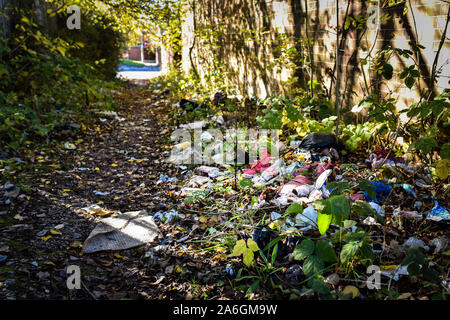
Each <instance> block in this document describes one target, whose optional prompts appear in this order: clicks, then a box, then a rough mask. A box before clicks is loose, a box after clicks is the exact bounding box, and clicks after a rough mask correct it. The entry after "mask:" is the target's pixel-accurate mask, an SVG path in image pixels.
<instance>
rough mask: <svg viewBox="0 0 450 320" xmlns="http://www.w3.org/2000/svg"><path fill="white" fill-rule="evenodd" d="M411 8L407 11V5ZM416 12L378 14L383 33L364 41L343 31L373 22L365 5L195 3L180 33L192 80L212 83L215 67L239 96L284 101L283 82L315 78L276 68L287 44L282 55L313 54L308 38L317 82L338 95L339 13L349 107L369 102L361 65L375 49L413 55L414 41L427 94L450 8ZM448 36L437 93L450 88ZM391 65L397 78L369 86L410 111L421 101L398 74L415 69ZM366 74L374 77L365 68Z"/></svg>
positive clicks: (434, 3)
mask: <svg viewBox="0 0 450 320" xmlns="http://www.w3.org/2000/svg"><path fill="white" fill-rule="evenodd" d="M383 1H384V0H383ZM381 4H383V2H381ZM406 5H407V6H409V5H408V1H406ZM411 5H412V9H413V10H410V9H409V10H405V3H403V4H399V5H396V6H393V7H391V8H386V9H383V8H382V9H381V14H382V15H383V14H389V15H390V16H391V19H389V20H388V21H386V22H383V23H381V25H380V28H379V30H378V32H377V31H376V30H377V29H376V25H375V24H370V27H371V29H368V30H367V32H365V33H362V31H361V30H356V29H355V28H349V29H347V30H345V29H344V27H343V26H344V18H345V16H346V15H347V16H350V17H356V16H357V15H364V16H366V17H368V16H370V14H367V8H368V6H370V4H369V3H368V1H358V0H349V1H346V0H345V1H344V0H339V8H338V10H336V4H335V0H306V1H305V0H300V1H299V0H280V1H271V0H194V1H193V2H192V3H191V5H190V10H189V12H188V14H187V17H186V19H185V22H184V24H183V27H182V34H183V68H184V70H185V71H188V72H190V71H193V70H195V71H196V72H197V73H198V74H199V75H200V76H201V77H202V79H203V81H208V76H207V75H208V74H210V73H211V71H213V70H214V69H215V68H216V67H215V65H214V62H216V63H217V62H219V65H220V67H222V68H223V71H225V72H227V73H228V77H227V78H229V79H230V81H229V83H230V84H232V85H234V86H236V87H237V88H238V90H239V91H240V93H241V94H245V95H250V96H251V95H258V96H261V97H264V96H267V95H272V94H278V93H280V92H281V93H282V92H284V90H285V85H283V81H286V80H288V79H290V78H291V77H292V76H297V77H298V83H299V84H300V85H302V86H306V83H307V81H308V80H309V76H310V75H309V72H308V71H309V70H308V66H306V65H305V63H304V61H303V62H299V63H297V64H296V66H295V67H293V66H292V65H289V64H288V63H284V64H282V63H279V64H278V65H277V66H276V67H275V68H273V64H274V61H279V60H280V58H281V59H282V58H283V55H281V56H280V52H281V53H282V52H283V49H282V48H283V42H282V41H283V36H285V39H284V41H285V42H287V43H288V45H287V46H285V47H284V48H285V49H286V48H288V47H290V46H294V47H295V48H296V49H297V50H298V51H299V52H301V53H302V55H303V56H306V55H307V53H308V50H307V46H308V42H307V41H306V40H305V39H306V38H307V36H309V38H310V39H312V40H313V52H314V54H313V65H314V71H313V75H314V79H316V80H319V81H320V82H322V83H324V84H325V89H326V90H327V91H329V93H330V95H334V90H335V89H334V85H335V80H334V79H335V75H336V71H335V52H336V30H337V26H336V12H338V13H339V20H340V23H339V30H340V39H341V44H340V59H339V62H338V67H339V71H340V76H339V79H340V84H341V85H340V88H339V92H340V97H342V99H343V102H344V104H345V105H352V104H353V103H354V102H355V101H356V102H357V101H359V100H361V99H362V98H363V97H364V96H365V95H366V94H367V92H365V89H364V86H363V85H362V84H363V83H364V78H363V76H362V73H361V69H360V68H361V64H360V58H365V57H366V56H367V53H368V52H369V50H370V48H371V47H372V46H373V47H374V48H373V52H374V53H375V52H377V50H379V49H380V48H383V47H386V46H387V45H392V46H393V47H397V48H402V49H411V47H410V45H409V41H413V42H415V41H416V40H417V41H418V42H419V43H420V44H421V45H423V46H425V47H426V48H425V49H424V50H423V51H422V54H420V55H419V56H416V57H415V58H416V59H417V60H418V61H420V69H421V73H422V75H423V76H425V78H424V79H425V81H422V83H421V84H420V86H421V87H422V88H427V86H429V85H430V83H429V82H430V81H427V80H429V75H430V70H431V67H432V64H433V61H434V58H435V56H436V52H437V49H438V46H439V42H440V39H441V37H442V32H443V29H444V26H445V22H446V19H447V14H448V10H449V3H448V2H446V1H442V0H411ZM382 7H384V5H382ZM413 15H414V16H413ZM373 18H376V16H373ZM373 20H374V21H375V19H373ZM414 20H415V22H416V26H417V33H416V28H415V27H414ZM449 29H450V26H449V28H448V29H447V37H446V39H445V42H444V46H443V48H442V50H441V53H440V58H439V60H438V70H440V71H441V77H440V78H439V80H438V84H437V88H438V90H442V89H443V88H448V87H450V85H449V80H450V78H449V76H450V41H449V35H450V31H449ZM194 30H196V32H195V34H196V36H194ZM208 30H209V31H208ZM277 59H278V60H277ZM389 62H390V63H391V64H392V65H393V66H394V76H393V78H392V79H391V80H390V81H386V80H384V79H382V78H381V76H380V75H377V74H374V73H373V72H370V76H371V79H370V80H371V81H370V83H369V85H370V87H371V88H375V89H376V90H377V91H379V92H381V93H382V94H384V95H391V96H392V97H395V98H397V97H398V98H399V105H400V107H401V106H406V105H408V104H409V103H410V102H411V101H412V100H413V99H415V98H416V97H417V95H418V91H417V86H415V87H414V88H413V89H412V90H410V89H408V88H406V87H405V86H404V84H403V83H402V81H401V80H400V79H399V72H401V70H403V68H404V66H409V65H411V64H412V62H411V61H407V60H406V59H404V58H398V57H396V56H395V55H394V56H393V57H392V58H391V59H390V60H389ZM220 63H221V64H220ZM364 68H365V70H366V74H367V75H369V70H368V65H367V66H365V67H364ZM427 76H428V78H427Z"/></svg>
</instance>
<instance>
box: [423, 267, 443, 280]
mask: <svg viewBox="0 0 450 320" xmlns="http://www.w3.org/2000/svg"><path fill="white" fill-rule="evenodd" d="M422 274H423V276H424V277H425V279H427V280H428V281H430V282H433V283H440V282H441V279H440V278H439V274H438V273H437V272H436V271H434V270H433V269H431V268H429V267H422Z"/></svg>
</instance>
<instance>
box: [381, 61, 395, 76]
mask: <svg viewBox="0 0 450 320" xmlns="http://www.w3.org/2000/svg"><path fill="white" fill-rule="evenodd" d="M393 71H394V68H393V67H392V65H390V64H389V63H387V64H385V65H383V77H384V78H385V79H386V80H390V79H392V73H393Z"/></svg>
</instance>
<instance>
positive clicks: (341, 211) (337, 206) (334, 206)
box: [330, 195, 350, 226]
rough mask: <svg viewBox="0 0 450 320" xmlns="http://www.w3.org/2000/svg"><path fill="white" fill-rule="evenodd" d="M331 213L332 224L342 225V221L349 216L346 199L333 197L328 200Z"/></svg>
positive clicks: (341, 196)
mask: <svg viewBox="0 0 450 320" xmlns="http://www.w3.org/2000/svg"><path fill="white" fill-rule="evenodd" d="M330 203H331V212H332V215H333V223H334V224H336V225H339V226H340V225H342V221H344V220H345V219H347V218H348V217H349V216H350V205H349V203H348V199H347V198H346V197H345V196H343V195H340V196H334V197H331V198H330Z"/></svg>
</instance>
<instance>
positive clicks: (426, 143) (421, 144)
mask: <svg viewBox="0 0 450 320" xmlns="http://www.w3.org/2000/svg"><path fill="white" fill-rule="evenodd" d="M437 146H438V143H437V141H436V140H435V139H434V138H432V137H422V138H420V139H418V140H416V141H414V142H413V143H411V145H410V146H409V149H412V148H416V149H417V150H419V151H422V152H423V153H425V154H428V153H430V152H431V150H432V149H433V148H434V147H437Z"/></svg>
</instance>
